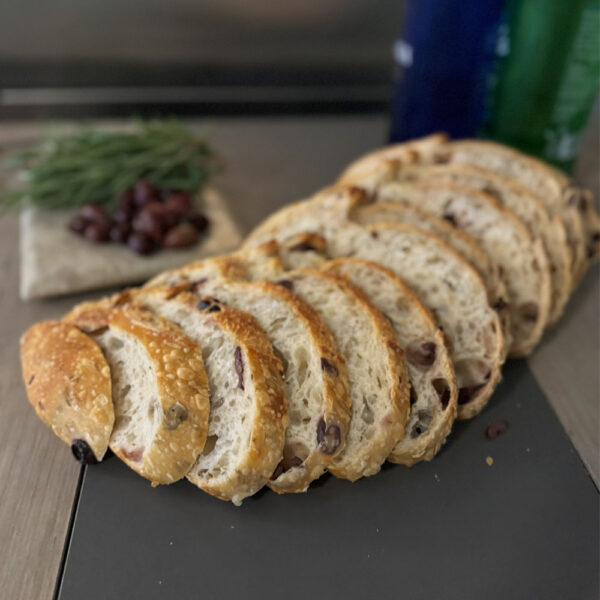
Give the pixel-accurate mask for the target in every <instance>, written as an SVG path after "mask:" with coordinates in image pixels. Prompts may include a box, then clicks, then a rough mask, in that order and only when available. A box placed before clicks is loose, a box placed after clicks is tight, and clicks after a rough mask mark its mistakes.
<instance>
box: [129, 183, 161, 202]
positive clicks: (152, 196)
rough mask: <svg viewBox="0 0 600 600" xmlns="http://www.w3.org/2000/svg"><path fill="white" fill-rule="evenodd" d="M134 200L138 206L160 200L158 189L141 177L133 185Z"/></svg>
mask: <svg viewBox="0 0 600 600" xmlns="http://www.w3.org/2000/svg"><path fill="white" fill-rule="evenodd" d="M133 202H134V204H135V205H136V206H137V207H138V208H141V207H142V206H145V205H146V204H149V203H150V202H160V196H159V193H158V190H157V189H156V188H155V187H154V186H152V185H150V184H149V183H148V182H147V181H144V180H143V179H140V180H139V181H137V182H136V183H135V185H134V186H133Z"/></svg>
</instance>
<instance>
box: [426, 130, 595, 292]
mask: <svg viewBox="0 0 600 600" xmlns="http://www.w3.org/2000/svg"><path fill="white" fill-rule="evenodd" d="M434 154H435V160H436V161H437V162H450V163H458V164H469V165H475V166H479V167H483V168H485V169H489V170H490V171H494V172H495V173H498V174H499V175H503V176H505V177H510V178H512V179H515V180H517V181H518V182H519V183H521V184H522V185H524V186H525V187H526V188H527V189H528V190H530V191H531V192H533V193H534V194H537V195H538V196H539V197H540V199H541V200H542V201H543V202H544V204H545V205H546V207H547V208H548V210H549V212H550V214H551V215H553V216H554V215H558V216H560V217H561V218H562V220H563V222H564V224H565V227H566V231H567V239H568V242H569V245H570V247H571V251H572V256H573V274H574V281H575V282H577V281H578V280H579V279H580V278H581V276H582V275H583V273H584V272H585V270H586V267H587V264H588V262H589V260H588V256H590V257H597V256H598V253H599V251H600V223H599V218H598V214H597V213H596V211H595V210H594V207H593V203H592V202H591V198H590V196H589V194H588V193H587V192H584V191H582V190H580V189H578V188H577V187H575V186H573V185H572V184H571V182H570V180H569V179H568V178H567V177H566V176H565V175H564V174H562V173H560V172H559V171H557V170H556V169H554V168H552V167H550V166H549V165H547V164H545V163H543V162H542V161H540V160H538V159H536V158H533V157H532V156H528V155H526V154H523V153H522V152H518V151H517V150H513V149H511V148H509V147H507V146H503V145H502V144H498V143H495V142H490V141H482V140H460V141H456V142H450V143H448V144H446V145H444V146H443V148H440V149H439V151H436V152H434Z"/></svg>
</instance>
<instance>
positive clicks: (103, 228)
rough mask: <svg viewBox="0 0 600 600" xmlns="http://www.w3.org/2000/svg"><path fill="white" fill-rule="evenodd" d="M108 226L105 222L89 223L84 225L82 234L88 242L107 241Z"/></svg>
mask: <svg viewBox="0 0 600 600" xmlns="http://www.w3.org/2000/svg"><path fill="white" fill-rule="evenodd" d="M109 231H110V227H109V226H108V225H106V224H105V223H90V224H89V225H87V226H86V228H85V230H84V232H83V236H84V237H85V238H86V239H88V240H89V241H90V242H96V243H100V242H107V241H108V239H109Z"/></svg>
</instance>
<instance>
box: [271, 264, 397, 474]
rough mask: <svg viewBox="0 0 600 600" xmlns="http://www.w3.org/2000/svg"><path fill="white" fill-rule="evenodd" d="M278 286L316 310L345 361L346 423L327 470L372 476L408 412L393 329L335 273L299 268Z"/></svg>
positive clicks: (378, 468)
mask: <svg viewBox="0 0 600 600" xmlns="http://www.w3.org/2000/svg"><path fill="white" fill-rule="evenodd" d="M280 285H284V286H285V287H286V288H288V289H290V290H291V291H293V292H294V293H295V294H297V295H298V296H300V298H302V299H303V300H305V301H306V302H308V303H309V304H310V305H311V306H312V307H313V308H314V309H315V310H316V311H317V313H318V314H319V316H320V317H321V319H323V321H324V322H325V323H326V324H327V326H328V327H329V329H330V330H331V332H332V333H333V337H334V340H335V342H336V344H337V346H338V348H339V350H340V352H341V354H342V356H343V358H344V360H345V362H346V369H347V373H348V381H349V384H350V398H351V401H352V422H351V424H350V429H349V431H348V435H347V437H346V446H345V448H344V450H343V451H342V452H341V453H340V454H339V455H338V456H337V457H336V458H335V459H334V460H333V462H332V463H331V465H329V467H328V468H329V471H331V472H332V473H333V474H334V475H336V476H337V477H342V478H344V479H348V480H350V481H356V480H357V479H359V478H360V477H366V476H369V475H374V474H375V473H377V472H378V471H379V470H380V468H381V464H382V463H383V462H385V459H386V457H387V456H388V455H389V454H390V452H391V451H392V449H393V448H394V447H395V446H396V444H397V443H398V441H399V440H400V439H401V438H402V437H403V435H404V426H405V424H406V420H407V417H408V408H409V387H408V377H407V373H406V365H405V362H404V353H403V352H402V350H401V349H400V347H399V346H398V344H397V343H396V337H395V334H394V331H393V329H392V327H391V326H390V324H389V322H388V321H387V319H386V318H385V317H384V316H383V315H382V314H381V313H380V312H379V311H378V310H377V309H376V308H374V307H373V305H372V304H370V303H369V302H368V300H367V299H366V298H365V296H364V294H362V292H360V291H359V289H358V288H356V287H355V286H353V285H352V284H351V283H350V282H349V281H346V280H344V279H342V278H340V277H337V276H335V275H332V274H327V273H323V272H321V271H317V270H314V269H301V270H298V271H291V272H289V273H285V279H282V280H281V281H280Z"/></svg>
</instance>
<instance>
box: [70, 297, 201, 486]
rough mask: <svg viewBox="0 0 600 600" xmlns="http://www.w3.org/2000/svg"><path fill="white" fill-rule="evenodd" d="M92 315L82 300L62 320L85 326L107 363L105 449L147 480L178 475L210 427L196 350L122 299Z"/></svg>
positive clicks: (197, 452)
mask: <svg viewBox="0 0 600 600" xmlns="http://www.w3.org/2000/svg"><path fill="white" fill-rule="evenodd" d="M113 302H116V300H113ZM92 313H93V306H92V305H91V304H89V303H88V304H87V305H86V306H85V307H83V308H80V309H79V310H76V311H72V312H71V313H69V314H68V315H66V316H65V318H64V319H65V321H67V322H70V323H73V324H74V325H76V326H78V325H80V326H81V328H82V329H85V330H88V331H90V335H92V336H93V339H94V340H95V341H96V342H97V343H98V345H99V346H100V348H102V351H103V353H104V356H105V358H106V360H107V362H108V364H109V366H110V372H111V383H112V398H113V403H114V411H115V425H114V428H113V431H112V435H111V438H110V448H111V450H112V451H113V452H114V453H115V454H116V455H117V456H118V457H119V458H121V460H123V461H124V462H125V463H127V465H129V466H130V467H131V468H132V469H133V470H134V471H136V472H137V473H139V474H140V475H142V476H143V477H146V478H147V479H149V480H150V481H151V482H152V484H153V485H156V484H160V483H173V482H174V481H177V480H178V479H181V478H182V477H184V476H185V475H187V473H188V471H189V470H190V469H191V467H192V465H193V464H194V463H195V462H196V459H197V458H198V456H199V455H200V453H201V452H202V449H203V448H204V444H205V441H206V435H207V430H208V413H209V400H208V382H207V378H206V372H205V370H204V364H203V361H202V352H201V349H200V347H199V346H198V345H197V344H195V343H194V342H192V341H191V340H190V339H189V338H188V337H187V336H185V335H184V334H183V332H182V331H181V329H179V328H178V327H177V326H175V325H173V324H171V323H169V322H168V321H166V320H165V319H162V318H160V317H157V316H156V315H154V314H152V313H151V312H149V311H145V310H142V309H139V308H136V307H133V306H131V305H128V304H124V305H122V306H116V307H114V308H111V306H110V301H109V300H106V301H103V302H101V303H100V306H99V307H98V309H97V310H96V312H95V317H94V320H92V319H91V318H90V315H91V314H92ZM78 315H80V316H81V318H82V320H81V323H78V320H77V319H78ZM103 318H104V322H102V319H103Z"/></svg>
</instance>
